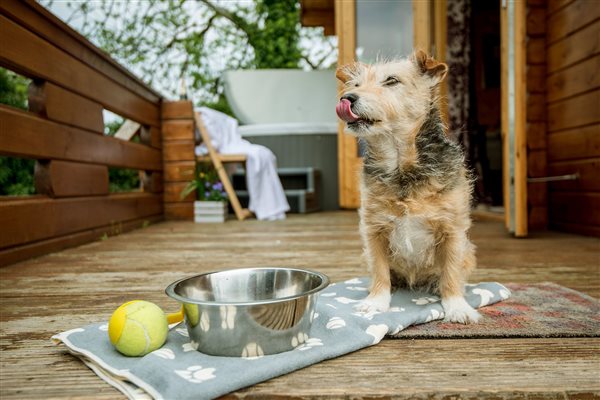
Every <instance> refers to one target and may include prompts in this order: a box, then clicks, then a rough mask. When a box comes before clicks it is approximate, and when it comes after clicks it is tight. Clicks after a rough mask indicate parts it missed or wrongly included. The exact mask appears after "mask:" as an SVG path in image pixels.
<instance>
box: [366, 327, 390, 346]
mask: <svg viewBox="0 0 600 400" xmlns="http://www.w3.org/2000/svg"><path fill="white" fill-rule="evenodd" d="M389 329H390V328H389V327H388V326H387V325H385V324H379V325H369V327H368V328H367V330H366V332H367V334H368V335H371V336H373V344H377V343H379V342H380V341H381V339H383V337H384V336H385V334H386V333H388V330H389Z"/></svg>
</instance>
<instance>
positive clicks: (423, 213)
mask: <svg viewBox="0 0 600 400" xmlns="http://www.w3.org/2000/svg"><path fill="white" fill-rule="evenodd" d="M378 146H380V143H369V144H368V148H367V154H366V157H365V161H364V168H363V176H362V182H363V188H362V193H363V194H362V209H361V218H362V221H363V224H365V225H367V226H369V227H370V229H373V228H374V229H378V230H379V231H380V232H381V234H384V235H387V237H388V240H389V256H390V267H392V268H393V269H400V270H402V271H399V272H400V273H401V275H403V276H405V277H406V278H407V280H408V281H411V282H409V283H413V282H412V281H415V280H418V279H417V277H416V276H414V271H413V270H414V269H416V268H418V269H420V270H422V271H424V270H426V269H428V268H429V267H431V266H432V265H433V264H434V258H435V247H436V244H437V243H438V242H439V241H440V240H441V239H442V237H443V235H444V229H443V225H444V224H446V223H453V221H455V220H457V219H458V220H460V218H457V217H458V216H459V215H460V216H463V215H465V213H467V214H468V203H469V198H468V196H469V193H470V191H469V189H468V186H469V184H468V179H466V171H465V168H464V166H463V155H462V151H461V149H460V147H459V146H458V145H457V144H455V143H453V142H451V141H450V140H448V139H447V138H446V136H445V133H444V131H443V128H442V126H441V121H440V118H439V112H438V110H437V109H432V111H431V112H430V114H429V116H428V117H427V119H426V120H425V122H424V123H423V125H422V126H421V128H420V130H419V132H418V133H417V135H416V137H415V138H414V148H415V150H416V154H415V155H416V157H415V160H414V162H410V163H405V162H403V161H404V160H402V159H401V157H399V159H398V161H397V162H395V165H393V166H392V167H390V165H392V164H391V163H390V159H389V154H391V152H390V151H389V148H388V149H387V150H388V151H381V149H380V148H378ZM467 219H468V218H467ZM430 272H431V273H433V271H429V272H426V274H429V273H430ZM409 275H413V276H412V277H410V276H409Z"/></svg>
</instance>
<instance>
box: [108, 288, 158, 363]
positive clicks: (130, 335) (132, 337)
mask: <svg viewBox="0 0 600 400" xmlns="http://www.w3.org/2000/svg"><path fill="white" fill-rule="evenodd" d="M168 332H169V326H168V324H167V316H166V315H165V313H164V312H163V310H161V309H160V307H158V306H157V305H156V304H153V303H150V302H148V301H142V300H134V301H130V302H127V303H125V304H123V305H121V306H120V307H119V308H117V309H116V310H115V312H114V313H113V315H112V316H111V317H110V321H109V322H108V337H109V338H110V342H111V343H112V344H113V346H115V348H116V349H117V350H118V351H119V352H120V353H122V354H124V355H126V356H133V357H138V356H144V355H146V354H148V353H150V352H152V351H154V350H156V349H158V348H160V347H161V346H162V345H163V344H164V343H165V341H166V340H167V333H168Z"/></svg>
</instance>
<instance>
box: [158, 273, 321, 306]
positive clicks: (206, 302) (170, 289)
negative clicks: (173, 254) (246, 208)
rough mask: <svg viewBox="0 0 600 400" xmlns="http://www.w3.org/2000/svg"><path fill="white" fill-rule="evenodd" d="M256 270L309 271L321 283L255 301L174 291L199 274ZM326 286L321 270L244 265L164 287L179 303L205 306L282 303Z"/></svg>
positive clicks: (313, 292) (184, 279) (178, 281)
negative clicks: (203, 297)
mask: <svg viewBox="0 0 600 400" xmlns="http://www.w3.org/2000/svg"><path fill="white" fill-rule="evenodd" d="M256 270H285V271H299V272H303V273H309V274H312V275H316V276H318V277H319V278H320V279H321V283H320V284H319V286H317V287H316V288H314V289H311V290H309V291H306V292H303V293H300V294H295V295H292V296H286V297H281V298H278V299H264V300H255V301H209V300H193V299H190V298H188V297H184V296H181V295H179V294H177V293H175V287H176V286H177V285H178V284H179V283H181V282H183V281H186V280H188V279H194V278H198V277H201V276H206V275H212V274H218V273H222V272H234V271H235V272H240V271H256ZM327 286H329V277H328V276H327V275H325V274H323V273H321V272H317V271H313V270H310V269H304V268H290V267H245V268H230V269H224V270H220V271H212V272H206V273H202V274H197V275H193V276H188V277H186V278H182V279H179V280H176V281H175V282H172V283H171V284H170V285H169V286H167V287H166V288H165V294H166V295H167V296H169V297H170V298H172V299H175V300H177V301H179V302H181V303H187V304H198V305H207V306H253V305H259V304H274V303H282V302H285V301H290V300H295V299H299V298H301V297H306V296H310V295H312V294H315V293H318V292H320V291H322V290H323V289H325V288H326V287H327Z"/></svg>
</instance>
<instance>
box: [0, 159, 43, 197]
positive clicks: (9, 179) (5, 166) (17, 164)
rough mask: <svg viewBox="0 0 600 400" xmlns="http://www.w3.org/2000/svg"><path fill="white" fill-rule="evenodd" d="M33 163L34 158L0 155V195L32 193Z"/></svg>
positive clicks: (33, 190)
mask: <svg viewBox="0 0 600 400" xmlns="http://www.w3.org/2000/svg"><path fill="white" fill-rule="evenodd" d="M34 165H35V161H34V160H28V159H25V158H12V157H0V196H24V195H29V194H34V193H35V188H34V185H33V168H34Z"/></svg>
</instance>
